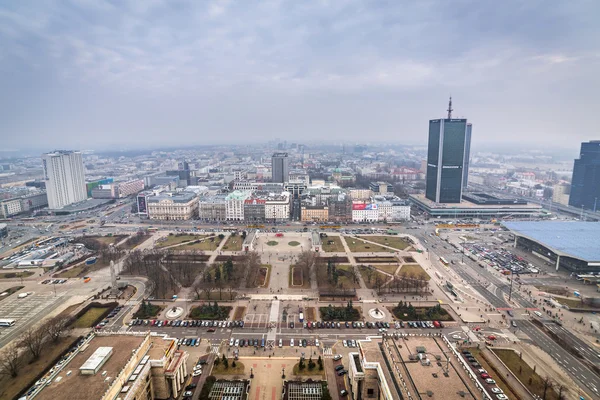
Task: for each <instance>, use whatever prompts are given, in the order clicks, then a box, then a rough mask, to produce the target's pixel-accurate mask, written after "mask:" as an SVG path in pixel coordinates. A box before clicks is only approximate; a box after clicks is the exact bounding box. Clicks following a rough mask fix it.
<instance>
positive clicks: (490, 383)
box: [485, 378, 496, 385]
mask: <svg viewBox="0 0 600 400" xmlns="http://www.w3.org/2000/svg"><path fill="white" fill-rule="evenodd" d="M485 383H487V384H488V385H495V384H496V381H495V380H493V379H492V378H487V379H486V380H485Z"/></svg>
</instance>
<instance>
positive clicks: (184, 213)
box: [138, 192, 198, 221]
mask: <svg viewBox="0 0 600 400" xmlns="http://www.w3.org/2000/svg"><path fill="white" fill-rule="evenodd" d="M146 202H147V209H148V218H150V219H160V220H168V221H181V220H189V219H194V218H196V217H197V216H198V197H196V195H195V194H194V193H191V192H179V193H177V192H176V193H173V192H166V193H161V194H159V195H158V196H151V197H146ZM138 204H139V203H138Z"/></svg>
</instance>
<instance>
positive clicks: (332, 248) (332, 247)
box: [321, 236, 346, 253]
mask: <svg viewBox="0 0 600 400" xmlns="http://www.w3.org/2000/svg"><path fill="white" fill-rule="evenodd" d="M329 242H332V243H329ZM321 247H322V248H323V251H326V252H333V253H344V252H345V251H346V249H344V244H343V243H342V238H341V236H327V237H324V238H321Z"/></svg>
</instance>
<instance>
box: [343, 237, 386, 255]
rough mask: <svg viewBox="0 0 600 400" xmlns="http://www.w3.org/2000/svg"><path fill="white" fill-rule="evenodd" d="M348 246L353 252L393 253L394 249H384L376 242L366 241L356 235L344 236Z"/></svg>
mask: <svg viewBox="0 0 600 400" xmlns="http://www.w3.org/2000/svg"><path fill="white" fill-rule="evenodd" d="M345 240H346V244H347V245H348V248H349V249H350V251H351V252H353V253H372V252H375V253H393V252H394V250H391V249H386V248H385V247H381V246H379V245H377V244H372V243H367V242H365V241H362V240H360V239H358V238H356V237H347V238H345Z"/></svg>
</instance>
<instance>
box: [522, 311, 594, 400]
mask: <svg viewBox="0 0 600 400" xmlns="http://www.w3.org/2000/svg"><path fill="white" fill-rule="evenodd" d="M518 325H519V329H521V330H522V331H523V332H524V333H525V334H526V335H527V336H529V337H530V338H531V340H532V342H533V343H534V344H535V345H537V346H539V347H540V348H541V349H542V350H544V351H545V352H546V353H548V354H549V355H550V356H551V357H552V358H553V359H554V360H555V361H556V362H557V363H558V364H559V365H560V366H561V368H562V369H563V370H565V371H566V372H567V373H568V374H569V375H570V376H571V377H572V378H573V379H574V380H575V381H578V382H579V383H580V384H581V385H582V387H585V388H586V389H587V390H588V392H589V393H590V394H593V395H594V398H597V399H598V398H600V392H599V390H600V377H598V375H596V374H595V373H594V372H592V371H591V370H590V369H589V368H588V367H587V366H585V365H584V364H582V363H581V361H579V360H578V359H577V358H576V357H575V356H573V355H572V354H571V353H569V352H568V351H566V350H565V349H563V348H562V347H561V346H559V345H558V344H557V343H556V342H555V341H554V340H552V338H550V337H549V336H548V335H546V334H545V333H543V332H542V331H540V329H539V328H537V327H536V326H535V325H534V324H532V323H531V322H529V321H527V320H519V321H518Z"/></svg>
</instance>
